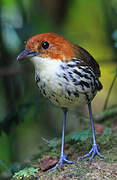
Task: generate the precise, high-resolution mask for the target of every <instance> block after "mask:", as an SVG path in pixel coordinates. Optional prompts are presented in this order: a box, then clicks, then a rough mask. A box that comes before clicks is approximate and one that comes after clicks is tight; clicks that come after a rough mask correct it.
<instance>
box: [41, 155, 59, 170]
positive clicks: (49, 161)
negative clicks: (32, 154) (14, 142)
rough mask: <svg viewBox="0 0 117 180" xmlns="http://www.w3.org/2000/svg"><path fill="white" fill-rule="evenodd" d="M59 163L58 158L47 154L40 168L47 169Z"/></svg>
mask: <svg viewBox="0 0 117 180" xmlns="http://www.w3.org/2000/svg"><path fill="white" fill-rule="evenodd" d="M56 164H57V161H56V160H53V159H52V158H51V157H50V156H45V157H44V158H43V159H42V160H41V162H40V163H39V165H38V166H39V168H40V169H41V170H42V171H46V170H48V169H50V168H52V167H53V166H55V165H56Z"/></svg>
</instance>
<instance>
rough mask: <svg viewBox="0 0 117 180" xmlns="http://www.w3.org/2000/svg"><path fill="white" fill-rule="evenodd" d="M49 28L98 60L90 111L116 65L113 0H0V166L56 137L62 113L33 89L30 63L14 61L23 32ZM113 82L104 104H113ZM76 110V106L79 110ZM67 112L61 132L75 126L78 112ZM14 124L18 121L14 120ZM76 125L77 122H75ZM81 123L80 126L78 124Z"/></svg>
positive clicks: (116, 96)
mask: <svg viewBox="0 0 117 180" xmlns="http://www.w3.org/2000/svg"><path fill="white" fill-rule="evenodd" d="M44 32H55V33H59V34H60V35H63V36H64V37H66V38H67V39H69V40H70V41H72V42H74V43H75V44H79V45H80V46H82V47H84V48H86V49H87V50H88V51H89V52H90V53H91V54H92V55H93V56H94V58H95V59H96V60H97V62H98V63H99V64H100V68H101V73H102V77H101V82H102V84H103V90H102V91H101V92H100V93H98V94H97V96H96V97H95V99H94V101H93V103H92V104H93V105H92V107H93V112H94V114H96V113H99V112H101V111H103V106H104V102H105V99H106V96H107V93H108V90H109V87H110V85H111V83H112V80H113V77H114V76H115V72H116V66H117V58H116V57H117V52H116V48H117V0H110V1H107V0H90V1H89V0H84V1H83V0H72V1H70V0H48V1H47V0H4V1H3V0H1V1H0V130H1V131H0V133H1V136H0V171H1V172H2V171H3V170H5V167H6V166H8V167H10V166H11V164H12V163H14V162H22V161H23V160H24V159H28V158H29V157H30V156H31V155H32V154H34V153H37V152H38V146H39V144H40V143H44V142H43V140H42V137H44V138H47V139H48V140H49V139H52V138H54V137H58V136H61V124H62V112H61V110H60V109H59V108H56V107H55V106H53V105H51V104H50V103H49V102H48V101H47V100H46V99H44V98H43V97H42V96H41V94H40V93H39V91H38V88H37V86H36V84H35V81H34V68H33V66H32V64H31V63H30V62H29V61H28V60H24V61H23V62H22V63H19V62H17V60H16V58H17V55H18V54H19V53H20V52H21V51H22V50H23V49H24V47H25V43H26V41H27V40H28V38H29V37H31V36H32V35H34V34H37V33H44ZM116 88H117V83H116V84H115V85H114V88H113V90H112V93H111V96H110V99H109V102H108V107H111V106H112V105H114V104H117V89H116ZM79 109H80V110H79ZM79 109H77V110H76V111H74V112H70V113H69V114H68V121H67V122H68V125H67V133H68V132H71V131H74V130H77V129H78V128H79V129H80V127H79V126H80V124H81V122H79V121H78V116H79V111H82V112H83V114H84V115H87V107H81V108H79ZM16 124H18V125H16ZM81 127H82V126H81ZM84 127H85V126H84Z"/></svg>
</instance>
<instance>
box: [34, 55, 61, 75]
mask: <svg viewBox="0 0 117 180" xmlns="http://www.w3.org/2000/svg"><path fill="white" fill-rule="evenodd" d="M31 61H32V63H33V64H34V67H35V71H36V72H40V73H41V72H42V71H45V72H47V73H48V71H49V72H50V73H52V72H57V70H58V68H60V64H62V62H61V61H59V60H56V59H54V60H51V59H50V58H41V57H37V56H35V57H33V58H31Z"/></svg>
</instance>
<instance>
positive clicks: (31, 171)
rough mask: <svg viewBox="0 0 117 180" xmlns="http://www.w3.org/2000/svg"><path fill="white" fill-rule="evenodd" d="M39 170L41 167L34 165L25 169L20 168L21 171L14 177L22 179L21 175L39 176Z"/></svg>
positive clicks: (27, 176)
mask: <svg viewBox="0 0 117 180" xmlns="http://www.w3.org/2000/svg"><path fill="white" fill-rule="evenodd" d="M38 172H39V168H33V167H30V168H28V169H23V170H20V171H19V172H17V173H15V174H14V176H13V178H16V179H20V177H26V178H29V177H32V176H33V177H37V174H36V173H38Z"/></svg>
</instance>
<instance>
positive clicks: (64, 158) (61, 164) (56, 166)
mask: <svg viewBox="0 0 117 180" xmlns="http://www.w3.org/2000/svg"><path fill="white" fill-rule="evenodd" d="M64 162H65V163H66V164H76V162H74V161H69V160H67V159H66V156H65V155H64V156H61V157H60V160H59V162H58V163H57V164H56V165H55V166H54V167H53V168H51V169H49V170H48V172H50V171H53V170H55V169H56V168H59V167H61V166H63V164H64Z"/></svg>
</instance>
